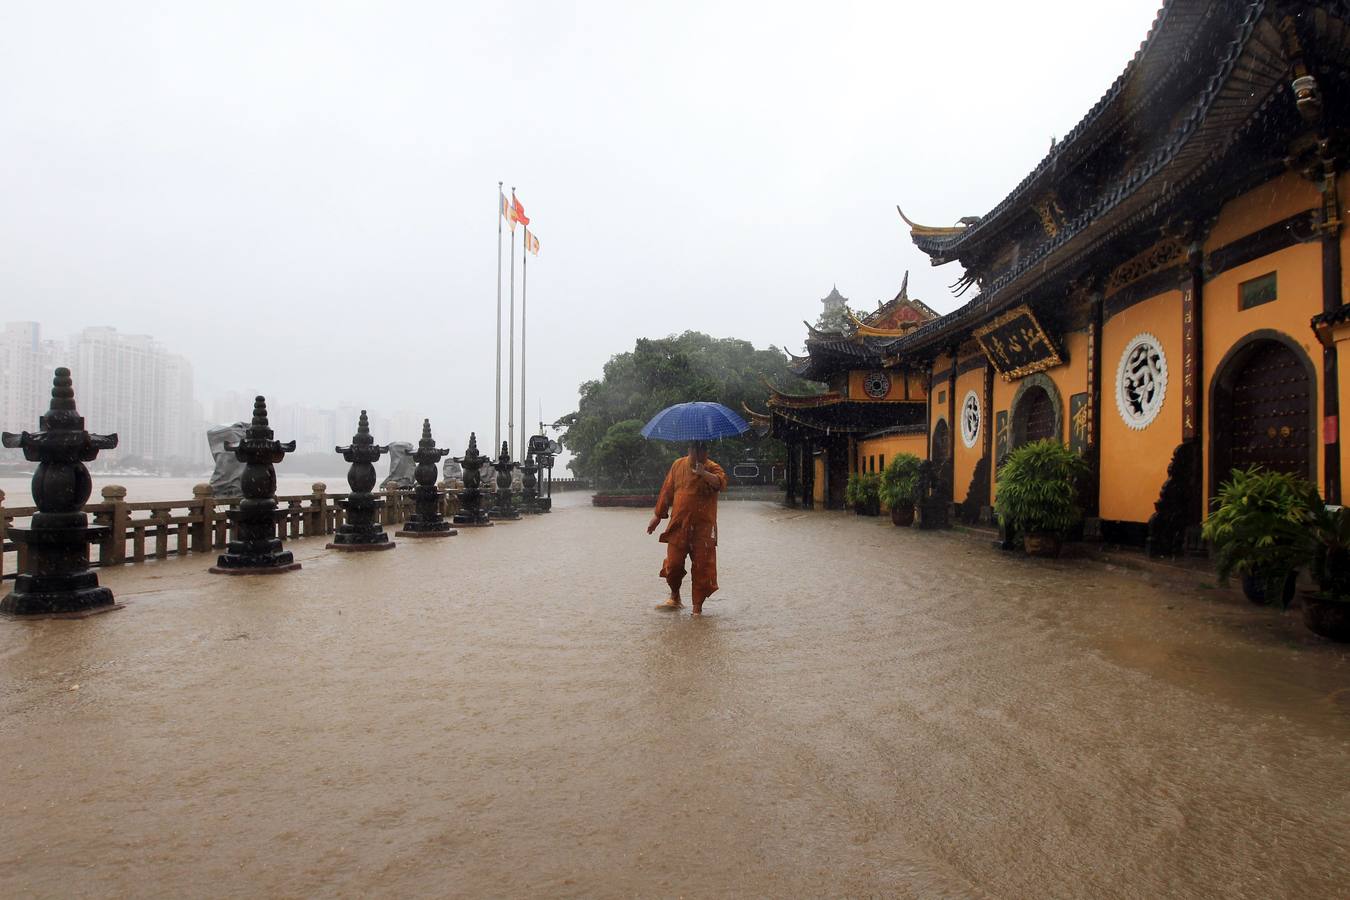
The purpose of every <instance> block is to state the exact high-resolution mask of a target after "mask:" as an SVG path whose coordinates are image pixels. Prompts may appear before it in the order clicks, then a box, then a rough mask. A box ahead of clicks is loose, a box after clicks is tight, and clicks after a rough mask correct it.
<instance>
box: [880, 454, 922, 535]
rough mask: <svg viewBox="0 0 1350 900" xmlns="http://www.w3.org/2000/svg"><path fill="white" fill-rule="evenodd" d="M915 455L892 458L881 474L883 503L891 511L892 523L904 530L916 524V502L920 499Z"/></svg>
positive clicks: (918, 464)
mask: <svg viewBox="0 0 1350 900" xmlns="http://www.w3.org/2000/svg"><path fill="white" fill-rule="evenodd" d="M921 463H922V460H920V459H919V458H918V457H917V456H915V455H914V454H913V453H900V454H897V455H896V456H894V457H892V459H891V461H890V462H889V463H887V464H886V468H885V469H884V470H883V471H882V473H881V488H880V497H881V502H882V503H884V504H886V506H887V507H888V508H889V509H890V511H891V523H892V524H893V525H898V526H900V527H902V528H907V527H909V526H910V525H913V524H914V501H916V500H917V499H918V498H919V466H920V464H921Z"/></svg>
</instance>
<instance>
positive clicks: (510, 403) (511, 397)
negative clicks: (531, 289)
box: [493, 185, 516, 451]
mask: <svg viewBox="0 0 1350 900" xmlns="http://www.w3.org/2000/svg"><path fill="white" fill-rule="evenodd" d="M511 205H512V206H513V207H514V206H515V205H516V189H515V186H514V185H513V186H512V187H511ZM508 333H509V335H510V337H509V339H508V341H507V347H508V348H509V349H508V350H507V354H506V355H507V364H506V369H507V376H506V384H507V388H506V446H508V447H510V446H512V445H514V444H515V442H516V230H515V229H514V228H512V229H511V327H510V328H509V329H508ZM501 446H502V445H501V443H498V444H497V446H496V447H495V448H493V449H494V450H497V451H499V450H501Z"/></svg>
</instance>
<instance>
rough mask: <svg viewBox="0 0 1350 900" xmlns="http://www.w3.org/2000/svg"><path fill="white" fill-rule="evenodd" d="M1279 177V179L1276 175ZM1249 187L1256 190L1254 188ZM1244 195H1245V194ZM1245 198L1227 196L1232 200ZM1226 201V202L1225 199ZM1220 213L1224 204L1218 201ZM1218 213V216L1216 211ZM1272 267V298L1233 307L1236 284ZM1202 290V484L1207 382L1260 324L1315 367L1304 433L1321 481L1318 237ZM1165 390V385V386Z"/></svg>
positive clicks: (1206, 448)
mask: <svg viewBox="0 0 1350 900" xmlns="http://www.w3.org/2000/svg"><path fill="white" fill-rule="evenodd" d="M1277 180H1279V179H1277ZM1253 193H1256V192H1255V191H1254V192H1253ZM1248 196H1250V195H1248ZM1242 199H1245V198H1239V200H1235V201H1233V203H1238V202H1239V201H1240V200H1242ZM1230 205H1232V204H1230ZM1224 211H1225V213H1227V211H1228V207H1227V206H1225V207H1224ZM1220 218H1221V219H1222V216H1221V217H1220ZM1271 271H1274V272H1275V273H1276V276H1275V277H1276V285H1277V287H1276V290H1277V296H1276V299H1275V300H1273V301H1271V302H1270V303H1263V304H1262V305H1260V306H1255V307H1253V308H1251V309H1246V310H1240V309H1239V308H1238V285H1239V284H1241V283H1242V282H1244V281H1247V280H1249V279H1252V278H1255V277H1257V276H1259V275H1264V274H1265V273H1267V272H1271ZM1204 290H1205V296H1204V317H1205V324H1204V348H1205V349H1204V381H1203V385H1204V388H1203V389H1204V395H1203V396H1204V398H1205V412H1204V418H1205V428H1204V430H1203V434H1204V447H1203V453H1204V482H1203V483H1204V484H1205V485H1206V486H1208V485H1209V478H1210V471H1209V470H1210V434H1209V423H1210V415H1211V413H1212V410H1211V409H1210V408H1209V406H1210V402H1209V401H1210V393H1209V392H1210V385H1211V384H1212V382H1213V379H1214V376H1215V374H1216V373H1217V371H1218V369H1219V366H1220V364H1221V363H1222V362H1223V358H1224V355H1225V354H1227V353H1228V351H1229V350H1230V349H1231V348H1232V347H1233V345H1234V344H1236V343H1237V342H1238V341H1239V340H1241V339H1242V338H1244V337H1246V336H1247V335H1249V334H1251V333H1252V332H1253V331H1257V330H1260V329H1271V330H1273V331H1279V332H1282V333H1283V334H1285V335H1287V336H1288V337H1289V338H1290V339H1291V340H1292V341H1293V342H1294V343H1296V344H1298V346H1299V347H1301V348H1302V349H1303V352H1304V353H1306V354H1307V355H1308V357H1309V359H1310V360H1311V361H1312V366H1313V371H1314V372H1315V373H1316V375H1315V378H1314V381H1313V384H1312V390H1311V398H1312V404H1313V409H1314V410H1316V411H1317V421H1318V423H1319V426H1318V428H1317V433H1316V434H1313V435H1310V436H1309V437H1310V439H1311V440H1313V441H1314V442H1315V445H1316V447H1317V472H1316V481H1317V483H1318V486H1319V488H1322V487H1325V486H1324V485H1323V484H1322V457H1323V453H1324V450H1325V446H1324V445H1323V443H1322V433H1321V432H1322V429H1321V426H1320V423H1321V420H1322V417H1321V409H1322V405H1321V404H1322V345H1321V344H1320V343H1319V342H1318V340H1317V337H1316V336H1315V335H1314V334H1313V330H1312V328H1311V327H1310V326H1309V324H1308V323H1309V320H1310V319H1311V318H1312V317H1313V316H1315V315H1317V314H1318V313H1320V312H1321V311H1322V247H1321V244H1320V243H1317V242H1313V243H1308V244H1296V245H1294V246H1293V247H1287V248H1285V249H1283V250H1278V251H1276V252H1275V253H1271V254H1268V255H1266V256H1263V257H1261V258H1260V259H1256V260H1253V261H1252V262H1249V263H1245V264H1243V265H1240V266H1235V267H1234V268H1232V269H1229V270H1228V271H1226V272H1223V273H1221V274H1219V275H1218V276H1217V277H1216V278H1213V279H1211V280H1210V281H1207V282H1205V288H1204ZM1169 391H1170V388H1169Z"/></svg>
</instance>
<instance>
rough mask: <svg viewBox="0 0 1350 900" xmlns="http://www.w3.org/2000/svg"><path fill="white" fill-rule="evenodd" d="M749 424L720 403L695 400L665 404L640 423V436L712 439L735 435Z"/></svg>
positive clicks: (682, 439)
mask: <svg viewBox="0 0 1350 900" xmlns="http://www.w3.org/2000/svg"><path fill="white" fill-rule="evenodd" d="M749 428H750V426H749V425H748V424H746V421H745V420H744V419H742V418H741V417H740V416H738V415H736V413H734V412H732V411H731V410H730V409H728V408H727V407H725V406H723V405H722V404H720V403H708V402H706V401H703V400H695V401H694V402H693V403H676V404H675V405H674V406H667V407H666V408H665V409H663V410H661V411H660V412H659V413H657V414H656V415H654V416H652V420H651V421H650V422H648V423H647V424H646V425H644V426H642V436H643V437H645V438H655V439H656V440H658V441H715V440H717V439H718V438H724V437H735V436H736V435H738V434H743V433H744V432H746V431H748V430H749Z"/></svg>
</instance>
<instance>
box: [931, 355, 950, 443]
mask: <svg viewBox="0 0 1350 900" xmlns="http://www.w3.org/2000/svg"><path fill="white" fill-rule="evenodd" d="M951 362H952V360H951V357H950V356H947V355H946V354H945V353H944V354H942V355H940V356H938V357H937V358H936V359H934V360H933V374H934V375H942V373H944V372H945V371H947V369H949V368H950V367H951ZM947 387H948V383H947V378H946V376H944V377H943V378H941V379H934V380H933V392H932V393H931V394H929V395H928V398H927V399H928V433H929V434H930V435H931V434H932V433H933V432H934V431H935V430H936V429H937V425H938V422H940V421H941V422H945V421H946V420H947V397H946V391H947ZM939 397H941V398H942V400H941V401H939V400H938V398H939ZM947 428H948V433H949V434H950V433H951V432H950V429H951V423H950V422H948V423H947Z"/></svg>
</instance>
